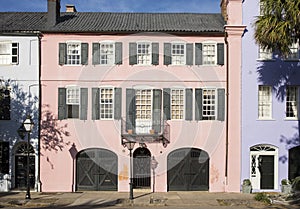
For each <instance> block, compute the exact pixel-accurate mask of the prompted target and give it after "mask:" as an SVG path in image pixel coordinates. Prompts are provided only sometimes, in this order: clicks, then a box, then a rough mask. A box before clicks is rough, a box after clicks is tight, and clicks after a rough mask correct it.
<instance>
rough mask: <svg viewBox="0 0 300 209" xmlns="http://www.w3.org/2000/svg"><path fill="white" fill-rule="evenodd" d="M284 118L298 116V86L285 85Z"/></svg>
mask: <svg viewBox="0 0 300 209" xmlns="http://www.w3.org/2000/svg"><path fill="white" fill-rule="evenodd" d="M285 114H286V118H291V119H297V118H298V87H297V86H287V88H286V113H285Z"/></svg>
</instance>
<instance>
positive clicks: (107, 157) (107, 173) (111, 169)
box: [76, 149, 118, 191]
mask: <svg viewBox="0 0 300 209" xmlns="http://www.w3.org/2000/svg"><path fill="white" fill-rule="evenodd" d="M117 174H118V157H117V155H116V154H115V153H113V152H111V151H109V150H106V149H87V150H83V151H81V152H80V153H78V155H77V159H76V185H77V190H78V191H83V190H86V191H111V190H113V191H116V190H117V187H118V178H117Z"/></svg>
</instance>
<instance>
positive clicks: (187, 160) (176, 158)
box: [168, 148, 209, 191]
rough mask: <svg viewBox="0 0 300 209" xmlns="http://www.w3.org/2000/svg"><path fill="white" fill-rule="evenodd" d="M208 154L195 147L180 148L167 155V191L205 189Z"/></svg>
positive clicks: (207, 175)
mask: <svg viewBox="0 0 300 209" xmlns="http://www.w3.org/2000/svg"><path fill="white" fill-rule="evenodd" d="M208 187H209V156H208V154H207V152H205V151H203V150H200V149H195V148H182V149H178V150H175V151H173V152H171V153H170V154H169V155H168V190H169V191H207V190H208Z"/></svg>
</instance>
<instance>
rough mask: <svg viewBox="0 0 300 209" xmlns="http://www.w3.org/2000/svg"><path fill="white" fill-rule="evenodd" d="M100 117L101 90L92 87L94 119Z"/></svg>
mask: <svg viewBox="0 0 300 209" xmlns="http://www.w3.org/2000/svg"><path fill="white" fill-rule="evenodd" d="M99 119H100V91H99V88H92V120H99Z"/></svg>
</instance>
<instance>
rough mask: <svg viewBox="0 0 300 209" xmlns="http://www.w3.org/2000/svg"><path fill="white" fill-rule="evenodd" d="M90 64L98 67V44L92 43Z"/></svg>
mask: <svg viewBox="0 0 300 209" xmlns="http://www.w3.org/2000/svg"><path fill="white" fill-rule="evenodd" d="M92 59H93V60H92V64H93V65H99V64H100V44H99V43H93V58H92Z"/></svg>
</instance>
